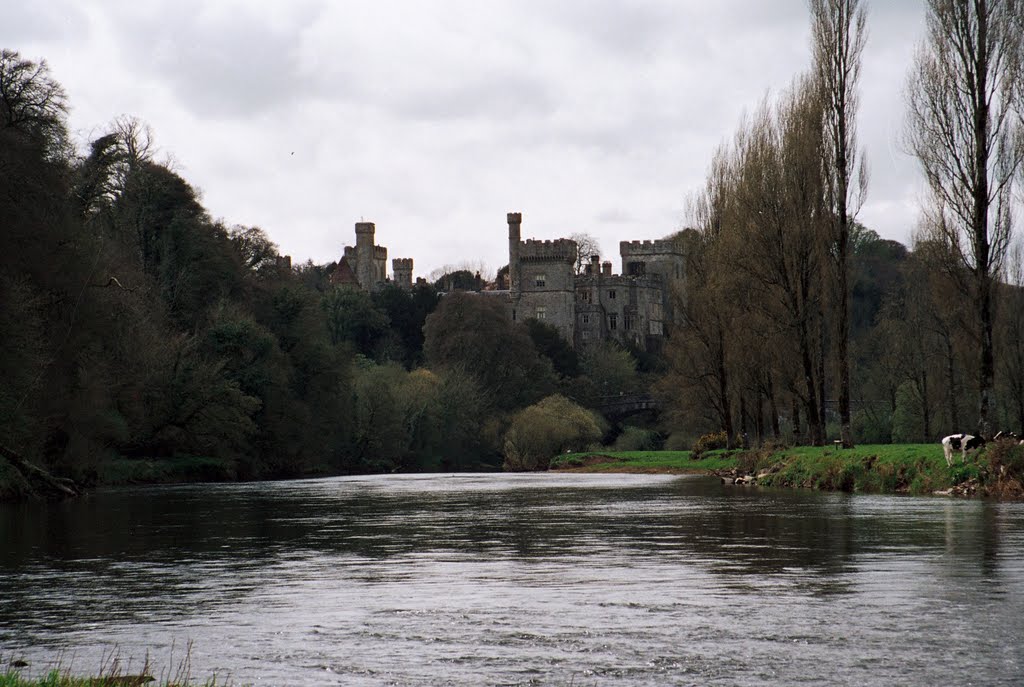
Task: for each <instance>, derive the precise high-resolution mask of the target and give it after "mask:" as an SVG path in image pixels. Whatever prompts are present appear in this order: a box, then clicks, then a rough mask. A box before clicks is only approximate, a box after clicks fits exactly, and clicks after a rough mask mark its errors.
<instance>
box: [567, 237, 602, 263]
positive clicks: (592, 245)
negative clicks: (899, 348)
mask: <svg viewBox="0 0 1024 687" xmlns="http://www.w3.org/2000/svg"><path fill="white" fill-rule="evenodd" d="M569 238H570V239H572V240H573V241H575V242H576V264H575V265H574V267H575V268H576V274H582V273H583V266H584V265H587V264H589V263H590V259H591V258H592V257H593V256H595V255H601V244H600V243H598V240H597V239H596V238H595V237H594V235H593V234H588V233H586V232H584V231H577V232H575V233H573V234H569Z"/></svg>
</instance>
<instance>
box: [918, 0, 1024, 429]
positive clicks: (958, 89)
mask: <svg viewBox="0 0 1024 687" xmlns="http://www.w3.org/2000/svg"><path fill="white" fill-rule="evenodd" d="M1022 67H1024V1H1022V0H928V14H927V35H926V38H925V41H924V43H923V45H921V47H920V48H919V49H918V52H917V55H916V58H915V61H914V65H913V67H912V68H911V73H910V78H909V82H908V88H907V100H908V110H909V113H908V127H907V140H908V144H909V147H910V149H911V151H912V152H913V153H914V155H916V156H917V158H918V160H919V162H920V164H921V168H922V170H923V171H924V174H925V178H926V179H927V181H928V186H929V188H930V190H931V193H932V197H933V203H934V212H935V214H936V218H935V221H934V222H933V225H934V226H935V227H936V230H937V233H938V235H939V236H941V238H942V239H943V240H944V242H945V243H946V244H947V245H948V246H949V248H950V250H951V252H952V254H953V255H954V256H955V259H956V260H957V262H958V264H959V269H960V270H963V271H964V272H965V273H966V274H967V275H969V278H968V279H967V280H966V281H965V286H966V288H965V290H964V293H965V295H966V296H967V297H968V298H969V299H970V301H971V303H972V308H973V311H974V315H975V317H976V318H977V325H976V327H975V328H974V329H975V330H976V331H977V337H978V344H979V345H978V349H979V354H980V355H979V358H980V359H979V365H978V392H979V393H978V424H977V431H978V432H979V433H980V434H982V435H983V436H990V435H991V429H992V428H991V422H992V404H993V387H994V377H995V357H994V351H993V309H994V308H993V297H994V294H995V283H996V275H997V274H998V271H999V268H1000V266H1001V264H1002V261H1003V259H1004V257H1005V254H1006V251H1007V247H1008V245H1009V242H1010V236H1011V228H1012V227H1011V225H1012V212H1011V207H1012V203H1013V185H1014V180H1015V177H1016V176H1017V174H1018V173H1020V170H1021V167H1022V166H1024V142H1022V126H1021V120H1022V118H1024V70H1022ZM953 271H954V272H955V271H956V270H953Z"/></svg>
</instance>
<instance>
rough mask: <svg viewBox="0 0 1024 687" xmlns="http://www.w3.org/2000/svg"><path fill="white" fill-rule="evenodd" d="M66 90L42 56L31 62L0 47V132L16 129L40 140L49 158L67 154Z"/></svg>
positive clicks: (38, 141)
mask: <svg viewBox="0 0 1024 687" xmlns="http://www.w3.org/2000/svg"><path fill="white" fill-rule="evenodd" d="M67 114H68V104H67V94H66V93H65V92H64V88H63V87H62V86H61V85H60V84H59V83H57V82H56V81H55V80H54V79H53V77H52V76H50V68H49V66H47V64H46V60H40V61H39V62H32V61H31V60H26V59H24V58H22V57H21V55H20V54H19V53H17V52H15V51H14V50H7V49H4V50H0V132H2V131H5V130H13V131H18V132H20V133H21V134H22V135H24V136H27V137H28V138H29V139H31V140H33V141H35V142H36V143H38V144H41V145H42V146H43V147H44V149H45V150H46V153H47V156H48V157H50V158H54V159H56V158H59V159H64V158H68V157H70V151H71V144H70V143H69V141H68V135H67V128H66V125H65V120H66V117H67Z"/></svg>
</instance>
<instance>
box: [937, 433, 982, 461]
mask: <svg viewBox="0 0 1024 687" xmlns="http://www.w3.org/2000/svg"><path fill="white" fill-rule="evenodd" d="M984 445H985V440H984V439H983V438H981V437H976V436H974V435H973V434H950V435H949V436H948V437H945V438H944V439H943V440H942V453H943V454H945V456H946V465H948V466H950V467H952V466H953V451H959V452H960V462H961V463H966V462H967V452H968V451H973V450H974V449H976V448H980V447H982V446H984Z"/></svg>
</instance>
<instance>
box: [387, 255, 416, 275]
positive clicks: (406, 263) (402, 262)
mask: <svg viewBox="0 0 1024 687" xmlns="http://www.w3.org/2000/svg"><path fill="white" fill-rule="evenodd" d="M391 269H392V270H394V271H395V272H398V271H399V270H408V271H409V272H412V258H395V259H394V260H392V261H391Z"/></svg>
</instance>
